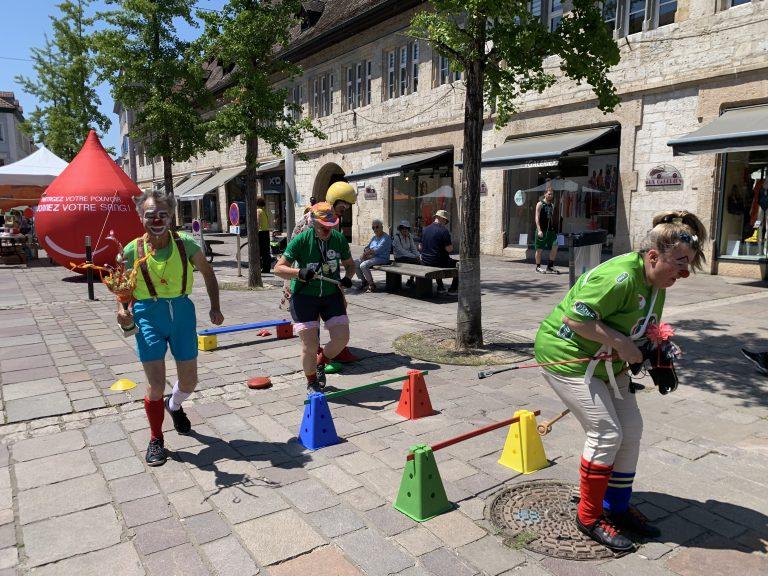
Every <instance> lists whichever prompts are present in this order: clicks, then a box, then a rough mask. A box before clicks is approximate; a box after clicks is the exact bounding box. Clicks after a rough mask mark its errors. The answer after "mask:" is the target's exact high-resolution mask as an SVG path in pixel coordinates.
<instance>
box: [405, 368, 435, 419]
mask: <svg viewBox="0 0 768 576" xmlns="http://www.w3.org/2000/svg"><path fill="white" fill-rule="evenodd" d="M396 412H397V413H398V414H400V416H402V417H403V418H408V420H416V419H417V418H424V417H425V416H432V415H433V414H434V413H435V411H434V410H433V409H432V402H431V401H430V399H429V391H428V390H427V384H426V383H425V382H424V374H422V372H421V371H420V370H409V371H408V380H405V381H403V391H402V392H400V403H399V404H398V405H397V410H396Z"/></svg>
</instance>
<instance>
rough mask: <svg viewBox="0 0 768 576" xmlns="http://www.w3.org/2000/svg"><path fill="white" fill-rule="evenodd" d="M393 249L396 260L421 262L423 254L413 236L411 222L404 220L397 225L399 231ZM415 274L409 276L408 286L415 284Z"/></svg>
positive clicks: (412, 262) (407, 262)
mask: <svg viewBox="0 0 768 576" xmlns="http://www.w3.org/2000/svg"><path fill="white" fill-rule="evenodd" d="M392 249H393V251H394V253H395V262H404V263H406V264H421V254H419V249H418V248H417V247H416V242H414V240H413V236H411V223H410V222H408V220H403V221H402V222H400V225H399V226H398V227H397V232H396V233H395V236H394V237H393V238H392ZM413 284H414V280H413V276H411V277H410V278H408V281H407V282H406V283H405V285H406V286H413Z"/></svg>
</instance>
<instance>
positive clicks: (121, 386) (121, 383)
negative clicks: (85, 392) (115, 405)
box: [109, 378, 136, 392]
mask: <svg viewBox="0 0 768 576" xmlns="http://www.w3.org/2000/svg"><path fill="white" fill-rule="evenodd" d="M131 388H136V382H134V381H133V380H128V379H127V378H120V380H118V381H117V382H115V383H114V384H112V386H110V387H109V389H110V390H114V391H119V392H124V391H125V390H130V389H131Z"/></svg>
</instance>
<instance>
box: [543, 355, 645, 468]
mask: <svg viewBox="0 0 768 576" xmlns="http://www.w3.org/2000/svg"><path fill="white" fill-rule="evenodd" d="M542 372H543V373H544V379H545V380H546V381H547V382H548V383H549V385H550V386H552V389H553V390H554V391H555V393H556V394H557V395H558V396H559V397H560V399H561V400H562V401H563V404H565V405H566V406H567V407H568V408H570V410H571V413H572V414H573V415H574V416H575V417H576V419H577V420H578V421H579V423H580V424H581V427H582V428H584V431H585V432H586V433H587V440H586V442H585V443H584V451H583V452H582V456H583V457H584V459H585V460H587V461H589V462H596V463H598V464H603V465H605V466H610V465H613V467H614V470H616V471H619V472H634V471H635V469H636V467H637V458H638V456H639V454H640V437H641V436H642V435H643V418H642V416H641V415H640V409H639V408H638V406H637V397H636V396H635V395H634V394H632V393H630V391H629V373H628V372H626V371H624V372H622V373H621V374H617V375H616V384H617V385H618V387H619V391H620V392H621V396H622V398H621V399H619V398H616V397H614V395H613V391H612V390H611V387H610V385H609V384H608V383H607V382H604V381H603V380H601V379H600V378H594V377H593V378H592V379H591V380H590V381H589V384H587V383H586V382H585V381H584V377H583V376H580V377H567V376H561V375H559V374H555V373H553V372H549V371H547V370H542Z"/></svg>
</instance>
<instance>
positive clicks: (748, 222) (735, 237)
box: [719, 150, 768, 259]
mask: <svg viewBox="0 0 768 576" xmlns="http://www.w3.org/2000/svg"><path fill="white" fill-rule="evenodd" d="M724 168H725V171H724V175H723V183H724V186H723V188H722V190H723V193H722V195H721V196H722V205H721V210H720V213H721V216H722V217H721V223H720V246H719V255H720V256H722V257H726V258H744V259H754V258H760V257H765V256H766V255H768V234H767V233H766V212H768V182H767V180H768V150H756V151H752V152H734V153H730V154H726V155H725V167H724Z"/></svg>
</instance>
